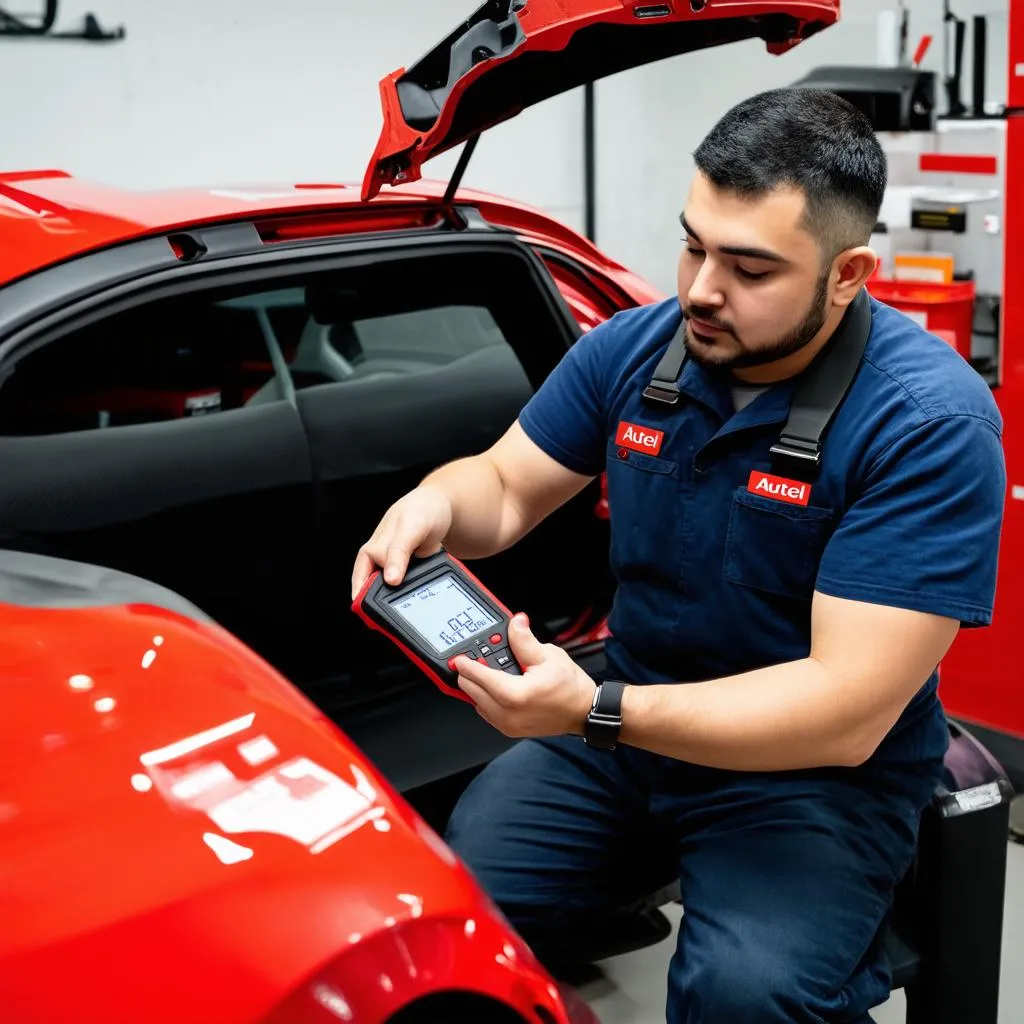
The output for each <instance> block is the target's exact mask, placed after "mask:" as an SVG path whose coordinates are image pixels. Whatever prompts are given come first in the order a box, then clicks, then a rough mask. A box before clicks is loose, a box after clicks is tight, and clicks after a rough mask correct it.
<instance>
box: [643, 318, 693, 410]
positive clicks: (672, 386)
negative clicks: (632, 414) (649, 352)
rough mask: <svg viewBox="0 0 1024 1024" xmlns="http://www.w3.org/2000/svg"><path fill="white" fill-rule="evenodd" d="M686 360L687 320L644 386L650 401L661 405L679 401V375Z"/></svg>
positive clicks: (673, 336)
mask: <svg viewBox="0 0 1024 1024" xmlns="http://www.w3.org/2000/svg"><path fill="white" fill-rule="evenodd" d="M685 362H686V320H685V319H684V320H683V322H682V323H681V324H680V325H679V330H677V331H676V333H675V334H673V335H672V340H671V341H670V342H669V343H668V348H666V349H665V354H664V355H663V356H662V357H661V362H659V363H658V365H657V366H656V367H655V368H654V376H653V377H652V378H651V383H650V384H648V385H647V387H645V388H644V398H646V399H647V401H649V402H657V403H659V404H661V405H675V404H676V403H677V402H678V401H679V384H678V383H677V381H678V380H679V375H680V374H681V373H682V372H683V363H685Z"/></svg>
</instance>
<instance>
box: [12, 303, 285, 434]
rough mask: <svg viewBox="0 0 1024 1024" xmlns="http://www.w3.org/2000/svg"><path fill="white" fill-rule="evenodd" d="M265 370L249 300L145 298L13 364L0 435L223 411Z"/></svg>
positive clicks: (260, 382) (261, 379)
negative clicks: (139, 304)
mask: <svg viewBox="0 0 1024 1024" xmlns="http://www.w3.org/2000/svg"><path fill="white" fill-rule="evenodd" d="M273 374H274V369H273V365H272V362H271V359H270V355H269V349H268V347H267V343H266V339H265V335H264V332H263V330H262V329H261V323H260V317H259V315H258V309H257V308H254V305H253V302H252V300H251V298H248V297H242V298H217V297H212V296H209V297H208V296H190V297H187V298H181V299H173V300H163V301H158V302H152V303H149V304H146V305H144V306H140V307H138V308H136V309H132V310H129V311H127V312H124V313H119V314H116V315H114V316H111V317H109V318H107V319H105V320H102V321H100V322H98V323H95V324H92V325H90V326H88V327H85V328H82V329H80V330H77V331H74V332H72V333H69V334H67V335H64V336H63V337H60V338H58V339H56V340H55V341H52V342H50V343H49V344H47V345H45V346H44V347H42V348H40V349H37V350H36V351H34V352H30V353H29V354H28V355H26V356H24V357H23V358H22V359H21V360H19V361H18V362H17V363H16V364H15V365H14V367H13V370H12V372H11V373H10V375H9V376H8V377H7V378H6V379H5V380H4V381H3V383H2V385H0V434H2V435H6V436H14V435H22V436H24V435H42V434H59V433H68V432H72V431H82V430H102V429H107V428H114V427H122V426H132V425H135V424H141V423H157V422H163V421H167V420H177V419H183V418H186V417H192V416H207V415H213V414H217V413H223V412H228V411H230V410H232V409H237V408H241V407H242V406H243V405H244V404H245V403H246V401H247V399H248V398H249V397H251V396H252V395H253V394H255V393H256V392H257V391H259V390H260V389H261V388H262V387H263V386H264V385H265V384H266V383H267V381H268V380H270V379H271V378H272V377H273Z"/></svg>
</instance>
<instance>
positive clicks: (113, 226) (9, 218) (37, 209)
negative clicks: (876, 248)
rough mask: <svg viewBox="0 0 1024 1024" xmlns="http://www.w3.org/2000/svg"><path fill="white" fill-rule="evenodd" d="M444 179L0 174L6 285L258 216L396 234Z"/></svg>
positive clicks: (565, 247)
mask: <svg viewBox="0 0 1024 1024" xmlns="http://www.w3.org/2000/svg"><path fill="white" fill-rule="evenodd" d="M444 189H445V186H444V183H443V182H427V181H424V182H420V183H419V184H418V185H417V186H416V187H412V188H401V189H393V190H390V191H389V192H388V193H387V194H386V195H382V196H380V197H379V198H378V199H377V200H375V201H374V202H373V203H363V202H362V200H361V199H360V198H359V191H358V188H356V187H355V186H348V185H324V184H320V185H306V184H297V185H271V186H251V187H248V188H244V189H238V188H236V189H216V188H215V189H177V190H165V191H156V192H144V193H143V192H132V191H130V190H127V189H116V188H109V187H107V186H104V185H97V184H95V183H92V182H88V181H83V180H81V179H78V178H73V177H71V176H70V175H69V174H68V173H67V172H65V171H21V172H10V173H0V237H2V238H3V239H4V244H3V245H2V246H0V285H3V284H6V283H9V282H10V281H13V280H15V279H17V278H20V277H24V276H26V275H28V274H31V273H34V272H36V271H38V270H42V269H44V268H46V267H48V266H52V265H54V264H56V263H60V262H63V261H65V260H68V259H71V258H74V257H76V256H81V255H84V254H86V253H88V252H92V251H95V250H98V249H105V248H109V247H110V246H114V245H118V244H122V243H125V242H131V241H135V240H137V239H140V238H145V237H148V236H154V235H157V236H163V235H168V234H174V233H175V232H185V231H187V230H188V229H190V228H196V227H201V226H205V225H210V224H223V223H229V222H232V221H248V222H255V223H256V226H257V229H258V230H259V233H260V237H261V238H262V239H263V241H264V242H265V243H266V244H267V245H273V244H274V243H276V242H289V241H296V240H299V239H302V238H315V237H324V236H328V235H346V234H359V233H363V232H374V231H394V230H402V229H408V228H410V227H419V226H425V225H429V224H431V223H433V222H435V221H437V220H439V219H440V218H441V217H442V216H443V210H442V208H441V205H440V201H441V199H442V197H443V195H444ZM455 202H456V203H457V204H462V205H467V206H472V207H474V208H476V209H477V210H478V211H479V212H480V214H481V216H482V217H483V218H484V219H485V220H486V221H488V222H489V223H491V224H494V225H496V226H499V227H504V228H509V229H511V230H513V231H515V232H516V233H517V234H519V236H520V237H522V238H523V240H524V241H527V242H530V243H533V244H537V245H542V246H544V247H546V248H548V249H550V250H551V251H552V252H556V253H562V254H564V255H566V256H569V257H570V258H572V259H574V260H576V261H579V262H581V263H583V264H584V265H585V266H586V267H587V268H588V269H589V270H591V271H592V272H593V273H595V274H596V275H598V280H599V281H600V280H601V279H604V278H610V279H612V280H613V281H614V282H615V284H616V285H617V286H618V287H619V288H621V289H622V290H623V291H624V292H625V293H626V295H627V296H628V297H629V299H630V300H631V301H633V302H638V303H642V302H650V301H655V300H656V299H657V298H659V297H661V296H660V293H658V292H656V291H654V290H652V288H651V287H650V285H648V284H647V283H646V282H644V281H643V280H642V279H641V278H639V277H638V276H637V275H636V274H633V273H632V272H630V271H628V270H626V268H624V267H622V266H621V265H620V264H618V263H616V262H614V261H613V260H610V259H609V258H608V257H607V256H605V255H604V253H602V252H601V251H600V250H599V249H598V248H597V247H596V246H594V245H593V244H592V243H590V242H589V241H587V239H585V238H584V237H583V236H582V235H580V234H579V233H578V232H576V231H574V230H573V229H572V228H570V227H568V226H567V225H565V224H562V223H560V222H559V221H557V220H556V219H554V218H552V217H550V216H548V215H547V214H545V213H543V212H541V211H540V210H536V209H534V208H532V207H530V206H527V205H525V204H523V203H517V202H514V201H512V200H508V199H503V198H500V197H498V196H493V195H489V194H488V193H486V192H478V191H474V190H472V189H462V190H460V191H459V192H458V194H457V196H456V198H455Z"/></svg>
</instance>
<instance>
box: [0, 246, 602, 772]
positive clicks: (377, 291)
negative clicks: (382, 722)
mask: <svg viewBox="0 0 1024 1024" xmlns="http://www.w3.org/2000/svg"><path fill="white" fill-rule="evenodd" d="M395 282H398V284H397V286H396V283H395ZM575 333H576V328H575V325H574V323H573V321H572V319H571V317H570V315H569V314H568V312H567V310H566V309H565V306H564V304H562V301H561V300H560V299H559V298H558V297H557V293H556V292H554V289H553V288H551V284H550V277H549V276H548V275H547V273H546V272H545V271H544V270H543V269H542V267H541V265H540V263H539V261H537V262H535V263H532V262H530V261H529V260H524V259H523V256H522V254H521V253H520V252H518V251H512V252H510V253H505V252H493V251H488V252H485V253H458V254H455V255H448V254H440V253H433V254H432V255H430V256H429V257H423V256H410V257H403V258H401V259H391V260H380V259H376V260H374V261H371V262H363V263H360V264H355V265H351V266H346V267H340V268H339V269H338V270H337V271H329V272H318V273H307V274H295V273H292V274H290V275H289V276H288V277H282V278H280V279H277V280H271V281H267V280H263V281H261V282H259V283H253V284H249V285H247V286H238V285H233V286H232V288H231V289H230V290H226V289H224V288H223V287H221V288H216V287H214V288H209V289H204V290H203V291H193V292H192V293H191V294H185V295H182V296H179V297H175V298H161V299H159V300H153V301H151V302H148V303H142V304H140V305H137V306H135V307H134V308H131V309H127V310H124V311H122V312H118V313H115V314H112V315H110V316H108V317H106V318H105V319H103V320H100V321H98V322H94V323H91V324H89V325H87V326H83V327H81V328H79V329H77V330H75V329H72V330H69V331H68V332H67V333H65V334H63V335H62V336H60V337H56V338H54V339H53V340H52V341H50V342H49V343H47V344H45V345H43V346H42V347H39V348H37V349H35V350H34V351H31V352H29V353H28V354H27V355H25V356H24V357H23V358H22V359H21V360H20V361H19V362H17V363H16V364H15V365H14V367H13V372H9V373H8V375H7V376H6V378H5V379H3V381H2V384H0V468H2V470H3V472H4V475H5V479H6V480H7V487H6V488H5V497H4V498H3V500H2V501H0V543H2V544H3V545H4V546H5V547H7V548H9V549H12V550H21V551H28V552H34V553H38V554H44V555H50V556H55V557H61V558H68V559H75V560H79V561H83V562H88V563H91V564H96V565H101V566H106V567H109V568H112V569H116V570H119V571H121V572H127V573H131V574H133V575H136V576H140V577H142V578H144V579H148V580H152V581H153V582H154V583H157V584H159V585H161V586H165V587H168V588H169V589H171V590H173V591H175V592H176V593H179V594H182V595H183V596H184V597H185V598H187V599H188V600H190V601H192V602H194V603H195V604H196V605H198V606H199V607H200V608H201V609H203V610H204V611H205V612H206V613H207V614H208V615H210V616H211V617H212V618H214V619H215V620H216V621H218V622H219V623H221V624H222V625H223V626H225V627H226V628H227V629H229V630H230V631H231V632H232V633H234V634H235V635H237V636H238V637H239V638H240V639H241V640H243V641H244V642H245V643H247V644H249V645H250V646H251V647H253V648H254V649H255V650H256V651H257V652H258V653H259V654H261V655H263V656H264V657H265V658H267V660H268V661H270V662H271V663H272V664H273V665H274V666H275V667H277V668H278V669H279V670H281V671H282V672H283V673H284V674H285V675H287V676H288V677H289V678H290V679H291V680H292V681H293V682H295V683H296V684H297V685H298V686H299V687H300V688H302V689H304V690H305V691H306V692H307V693H308V694H309V695H310V696H311V697H312V698H313V699H314V700H315V701H316V702H317V703H318V704H319V705H320V706H321V707H322V708H323V709H324V710H325V711H326V712H327V713H328V714H330V715H332V717H334V718H335V719H336V720H338V721H339V722H340V723H341V724H343V725H344V726H345V727H347V728H351V729H352V730H353V732H354V733H356V734H358V735H357V736H356V738H357V741H360V742H363V743H364V745H366V746H370V747H372V748H373V756H374V757H375V759H376V760H377V762H378V763H379V764H381V765H382V767H383V768H384V769H385V771H387V770H388V768H389V759H391V760H392V761H393V762H394V759H396V758H398V759H399V761H401V763H394V764H393V765H392V767H393V770H394V772H396V773H398V774H399V775H400V776H401V778H402V779H403V780H404V781H408V782H410V783H413V784H414V783H416V782H418V781H420V775H419V774H418V772H419V768H418V767H417V765H416V762H417V755H415V754H414V753H410V752H411V751H414V749H415V744H412V745H410V744H409V743H396V742H394V741H393V740H392V739H389V738H388V736H390V733H389V734H388V736H385V737H384V738H377V737H376V736H374V735H368V734H367V733H366V732H365V731H363V732H360V728H361V723H362V721H363V719H364V718H365V717H366V716H370V717H374V716H377V717H378V718H379V714H380V709H381V708H387V709H391V710H394V709H395V708H396V707H399V705H398V704H397V703H396V702H397V701H399V699H400V698H401V700H403V701H404V700H406V698H407V697H408V694H409V693H410V692H412V693H414V694H416V695H418V697H419V699H421V700H422V701H423V702H424V705H425V706H426V707H427V708H428V709H430V708H433V707H443V706H444V704H445V702H444V701H443V699H442V698H441V697H439V696H435V694H434V693H433V688H432V687H431V685H430V683H429V682H428V681H427V680H425V679H424V678H422V677H421V676H420V674H419V673H417V672H416V671H415V669H412V668H411V667H410V666H409V664H408V662H407V661H406V660H405V659H404V658H403V657H402V656H401V655H400V653H399V652H398V651H397V650H396V649H395V648H394V647H393V646H392V645H391V644H390V643H388V642H387V641H386V640H384V639H383V638H382V637H380V636H378V635H376V634H372V633H371V632H370V631H369V630H367V629H366V627H365V626H364V625H363V624H362V623H361V622H360V621H359V620H358V619H357V618H356V617H355V616H354V615H353V614H352V613H351V610H350V607H349V603H350V602H349V578H350V575H351V567H352V564H353V561H354V559H355V555H356V552H357V549H358V547H359V545H360V544H361V543H362V542H363V541H364V540H365V539H367V538H368V537H369V536H370V534H371V533H372V531H373V528H374V526H375V525H376V523H377V522H378V520H379V519H380V517H381V515H382V514H383V513H384V511H385V510H386V509H387V507H388V506H389V505H390V504H391V503H392V502H394V501H395V500H397V499H398V498H399V497H400V496H401V495H402V494H403V493H405V492H406V491H407V490H409V489H411V488H412V487H414V486H416V484H417V483H418V482H419V481H420V480H421V479H422V478H423V476H425V475H426V474H427V473H428V472H430V471H431V470H432V469H433V468H435V467H436V466H438V465H440V464H443V463H444V462H447V461H451V460H453V459H457V458H461V457H464V456H468V455H472V454H475V453H477V452H480V451H482V450H484V449H486V448H487V447H488V446H489V445H490V444H492V443H493V442H494V441H496V440H497V439H498V438H499V437H500V436H501V434H502V433H504V431H505V430H506V429H507V428H508V426H509V425H510V424H511V423H512V422H513V421H514V420H515V418H516V416H517V414H518V412H519V410H520V409H521V408H522V406H523V405H524V404H525V403H526V402H527V401H528V400H529V398H530V395H531V394H532V393H533V390H534V389H535V387H536V386H537V385H538V384H539V382H540V381H541V380H542V379H543V378H544V377H545V376H546V375H547V374H548V373H549V372H550V370H551V369H552V368H553V366H554V365H555V364H556V363H557V361H558V359H559V358H560V357H561V355H562V354H563V353H564V351H565V349H566V348H567V346H568V345H569V344H571V342H572V340H573V338H574V337H575ZM599 500H600V484H599V483H598V482H596V481H595V483H594V484H593V485H592V486H591V487H589V488H587V490H586V491H585V492H584V493H583V494H581V495H580V496H579V497H578V498H576V499H575V500H573V501H571V502H569V503H568V504H567V505H566V506H564V507H563V508H562V509H560V510H558V512H557V513H555V514H554V515H552V516H551V517H550V519H549V520H548V521H547V522H546V523H544V524H543V525H542V527H541V528H539V529H538V530H536V531H534V532H533V533H532V534H531V535H530V536H529V537H527V538H526V539H525V540H524V541H523V542H522V543H521V544H519V545H516V546H515V548H514V549H513V550H511V551H508V552H503V553H501V554H499V555H496V556H494V557H493V558H489V559H484V560H482V561H480V562H478V563H477V564H476V565H475V570H476V571H477V572H478V573H479V574H480V576H481V578H482V579H483V580H484V582H485V583H487V584H488V585H489V586H491V587H492V589H494V590H495V592H497V593H500V594H502V596H503V598H504V599H505V600H506V601H507V602H508V603H510V604H511V605H512V606H514V607H517V608H522V609H523V610H525V611H527V612H529V614H530V616H531V620H532V621H533V622H534V624H535V626H536V627H537V629H538V631H539V632H541V634H542V635H543V634H545V633H546V634H547V637H548V638H550V637H553V636H554V635H556V634H557V633H558V632H559V631H560V630H562V629H564V628H565V627H566V625H567V624H570V623H571V622H573V621H575V620H577V619H578V618H579V617H580V616H581V615H583V614H585V613H587V612H589V611H590V610H591V609H592V607H593V605H594V602H595V595H605V594H607V593H609V587H608V580H607V577H608V570H607V563H606V559H605V558H604V557H603V556H601V555H600V552H602V551H603V550H605V548H606V547H607V543H608V535H607V523H606V522H605V521H604V520H602V519H600V518H599V517H598V516H597V515H595V510H596V507H597V504H598V502H599ZM556 552H557V553H558V554H557V558H558V559H559V561H560V562H561V564H562V566H563V572H561V573H559V574H557V576H556V577H555V578H554V579H552V577H551V576H550V574H545V584H544V586H543V587H542V588H538V587H534V586H532V585H531V583H530V573H529V572H524V571H523V567H524V564H525V565H534V566H537V567H538V569H539V567H541V566H543V565H546V564H549V563H550V561H551V560H552V559H554V558H555V557H556ZM271 581H272V585H271ZM448 703H450V702H448ZM405 708H406V705H405V704H402V705H401V707H400V710H401V713H402V715H404V714H405V713H406V711H405ZM448 711H449V709H447V708H445V709H444V713H445V714H447V713H448ZM389 713H390V712H389ZM392 717H401V716H392ZM473 725H474V726H476V722H475V721H474V722H473ZM399 748H400V749H399ZM424 756H425V755H424ZM475 757H476V755H473V754H468V753H467V755H466V759H467V761H468V762H469V763H475V761H474V759H475ZM448 767H453V768H456V769H457V768H461V767H464V765H463V764H461V762H459V761H458V758H456V763H453V765H450V766H448ZM448 767H444V766H441V767H440V768H438V767H437V766H436V765H435V766H433V767H431V768H430V772H436V771H439V772H440V773H441V774H444V773H445V772H447V771H448Z"/></svg>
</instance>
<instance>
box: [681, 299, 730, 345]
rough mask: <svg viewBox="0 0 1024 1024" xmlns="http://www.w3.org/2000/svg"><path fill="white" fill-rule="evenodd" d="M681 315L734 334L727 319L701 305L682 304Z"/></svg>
mask: <svg viewBox="0 0 1024 1024" xmlns="http://www.w3.org/2000/svg"><path fill="white" fill-rule="evenodd" d="M683 315H684V316H685V317H686V319H687V320H700V321H701V323H705V324H707V325H708V326H709V327H717V328H718V330H720V331H725V332H726V333H727V334H731V335H733V337H735V336H736V331H735V330H734V329H733V326H732V324H731V323H729V322H728V321H727V320H720V319H719V318H718V317H717V316H715V314H714V313H713V312H712V311H711V310H705V309H704V308H703V307H701V306H684V307H683Z"/></svg>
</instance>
